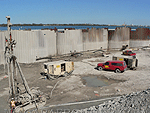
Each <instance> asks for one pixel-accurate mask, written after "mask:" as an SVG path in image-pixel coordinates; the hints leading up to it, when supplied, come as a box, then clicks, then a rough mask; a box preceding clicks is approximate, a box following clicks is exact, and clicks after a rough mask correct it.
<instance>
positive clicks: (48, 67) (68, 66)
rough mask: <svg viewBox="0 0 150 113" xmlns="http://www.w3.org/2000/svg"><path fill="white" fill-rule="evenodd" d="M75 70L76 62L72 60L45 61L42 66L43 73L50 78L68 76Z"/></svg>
mask: <svg viewBox="0 0 150 113" xmlns="http://www.w3.org/2000/svg"><path fill="white" fill-rule="evenodd" d="M73 70H74V62H71V61H63V60H60V61H55V62H48V63H44V65H43V67H42V75H44V76H47V78H48V79H54V78H58V77H60V76H68V75H70V74H71V73H72V72H73Z"/></svg>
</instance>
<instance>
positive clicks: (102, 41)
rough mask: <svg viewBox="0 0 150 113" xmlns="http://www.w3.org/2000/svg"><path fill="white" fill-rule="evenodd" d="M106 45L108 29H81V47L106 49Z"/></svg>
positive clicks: (85, 48) (85, 49)
mask: <svg viewBox="0 0 150 113" xmlns="http://www.w3.org/2000/svg"><path fill="white" fill-rule="evenodd" d="M107 46H108V31H107V29H96V28H92V29H89V30H86V31H83V49H84V51H87V50H94V49H100V48H101V47H102V48H103V49H107Z"/></svg>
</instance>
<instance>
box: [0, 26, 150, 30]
mask: <svg viewBox="0 0 150 113" xmlns="http://www.w3.org/2000/svg"><path fill="white" fill-rule="evenodd" d="M55 27H56V28H57V29H64V28H75V29H87V28H89V29H91V28H108V29H115V28H116V27H124V26H12V27H11V29H12V30H19V29H20V30H25V29H32V30H38V29H45V28H48V29H54V28H55ZM127 27H130V28H131V29H137V28H139V27H135V26H127ZM144 28H149V29H150V27H144ZM0 30H1V31H4V30H7V27H0Z"/></svg>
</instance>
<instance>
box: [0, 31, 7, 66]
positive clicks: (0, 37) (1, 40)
mask: <svg viewBox="0 0 150 113" xmlns="http://www.w3.org/2000/svg"><path fill="white" fill-rule="evenodd" d="M6 34H7V33H6V32H3V31H1V32H0V64H3V63H4V51H5V48H4V46H5V35H6Z"/></svg>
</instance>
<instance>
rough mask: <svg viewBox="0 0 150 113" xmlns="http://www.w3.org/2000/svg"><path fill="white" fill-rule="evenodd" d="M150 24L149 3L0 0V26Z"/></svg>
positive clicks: (148, 0)
mask: <svg viewBox="0 0 150 113" xmlns="http://www.w3.org/2000/svg"><path fill="white" fill-rule="evenodd" d="M8 15H9V16H10V17H11V23H12V24H32V23H36V24H39V23H42V24H84V23H87V24H110V25H114V24H115V25H122V24H124V23H125V24H127V25H131V24H133V25H150V0H0V24H3V23H4V24H6V23H7V20H6V16H8Z"/></svg>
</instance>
